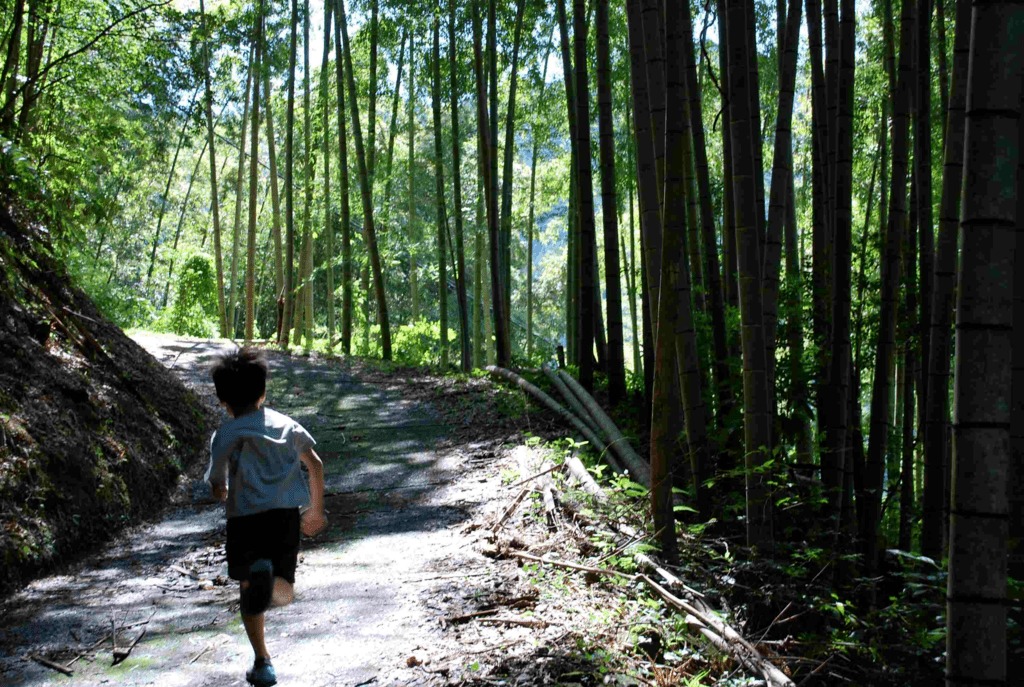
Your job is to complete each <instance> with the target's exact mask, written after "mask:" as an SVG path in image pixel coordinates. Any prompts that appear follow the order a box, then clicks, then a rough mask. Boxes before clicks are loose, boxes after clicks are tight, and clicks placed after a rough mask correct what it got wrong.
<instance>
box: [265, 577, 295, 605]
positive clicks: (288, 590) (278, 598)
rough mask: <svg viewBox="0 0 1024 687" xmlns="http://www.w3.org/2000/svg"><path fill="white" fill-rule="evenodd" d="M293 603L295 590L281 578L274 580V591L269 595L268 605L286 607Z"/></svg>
mask: <svg viewBox="0 0 1024 687" xmlns="http://www.w3.org/2000/svg"><path fill="white" fill-rule="evenodd" d="M292 601H295V588H294V587H292V585H291V583H290V582H288V580H286V579H284V578H283V577H275V578H274V591H273V592H272V593H271V595H270V605H271V606H274V607H278V606H287V605H288V604H290V603H291V602H292Z"/></svg>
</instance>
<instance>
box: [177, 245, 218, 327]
mask: <svg viewBox="0 0 1024 687" xmlns="http://www.w3.org/2000/svg"><path fill="white" fill-rule="evenodd" d="M216 320H217V282H216V277H215V275H214V273H213V266H212V265H211V264H210V261H209V260H208V259H207V258H205V257H203V256H200V255H195V256H193V257H191V258H189V259H188V260H187V261H186V262H185V264H184V265H183V266H182V268H181V275H180V276H179V277H178V291H177V295H176V296H175V299H174V305H173V306H172V308H171V312H170V316H169V318H168V320H167V325H168V327H169V329H170V330H171V331H172V332H174V333H175V334H181V335H183V336H213V333H214V331H215V329H216Z"/></svg>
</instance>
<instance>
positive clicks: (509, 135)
mask: <svg viewBox="0 0 1024 687" xmlns="http://www.w3.org/2000/svg"><path fill="white" fill-rule="evenodd" d="M525 8H526V0H517V2H516V20H515V29H514V31H513V38H512V69H511V72H510V74H509V87H508V107H506V108H505V149H504V151H503V152H504V161H503V163H502V172H501V220H500V221H501V265H502V270H503V271H502V283H504V285H505V307H506V308H510V307H511V304H512V161H513V158H514V156H515V149H516V139H515V122H516V89H517V87H518V85H519V48H520V44H521V39H522V34H523V13H524V10H525ZM508 312H511V311H510V310H509V311H508Z"/></svg>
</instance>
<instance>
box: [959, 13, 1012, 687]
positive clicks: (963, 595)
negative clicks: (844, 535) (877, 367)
mask: <svg viewBox="0 0 1024 687" xmlns="http://www.w3.org/2000/svg"><path fill="white" fill-rule="evenodd" d="M1022 41H1024V6H1022V5H1020V4H1019V3H1013V2H998V1H996V2H991V3H984V4H975V5H974V7H973V15H972V20H971V47H970V62H969V65H970V66H969V67H968V77H967V110H966V132H965V138H964V140H965V143H964V183H963V200H962V205H961V211H960V245H961V260H960V273H959V281H958V285H957V286H958V288H957V304H956V372H955V380H956V382H955V384H954V391H953V396H954V399H953V407H954V408H955V411H954V412H955V418H954V423H953V485H952V494H953V502H952V506H951V511H950V525H949V578H948V588H947V593H946V599H947V602H946V632H947V634H946V684H947V685H950V686H952V685H981V684H985V685H1001V684H1005V683H1006V680H1007V670H1006V668H1007V666H1006V663H1007V661H1006V649H1007V643H1006V630H1007V622H1006V606H1007V576H1006V553H1007V535H1008V524H1007V519H1008V514H1009V513H1008V510H1009V509H1008V504H1007V490H1006V486H1007V478H1008V476H1009V461H1010V458H1011V455H1010V420H1011V416H1012V415H1011V389H1012V386H1011V368H1012V358H1013V355H1012V354H1013V284H1014V258H1015V256H1014V247H1015V243H1016V236H1015V234H1016V229H1017V227H1016V220H1017V217H1016V215H1017V210H1018V206H1019V202H1018V191H1019V187H1018V184H1017V178H1016V177H1017V173H1018V163H1019V159H1020V123H1019V122H1018V118H1019V117H1020V114H1021V112H1020V110H1021V93H1022V88H1021V85H1022V83H1021V81H1022V80H1021V74H1022V69H1024V50H1022V49H1021V45H1022Z"/></svg>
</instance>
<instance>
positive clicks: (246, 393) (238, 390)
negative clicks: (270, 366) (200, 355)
mask: <svg viewBox="0 0 1024 687" xmlns="http://www.w3.org/2000/svg"><path fill="white" fill-rule="evenodd" d="M210 375H211V376H212V377H213V386H214V387H215V388H216V389H217V398H219V399H220V400H221V401H223V402H224V403H226V404H227V405H228V407H229V408H231V412H232V413H233V414H235V415H238V414H239V413H242V412H245V411H247V410H250V409H251V408H253V407H254V406H255V405H256V402H257V401H259V400H260V397H261V396H263V394H264V393H265V392H266V390H267V360H266V358H264V356H263V351H261V350H259V349H257V348H248V347H246V348H240V349H238V350H237V351H234V352H233V353H225V354H224V355H222V356H220V357H218V358H217V361H216V362H215V363H214V365H213V368H211V370H210Z"/></svg>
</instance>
